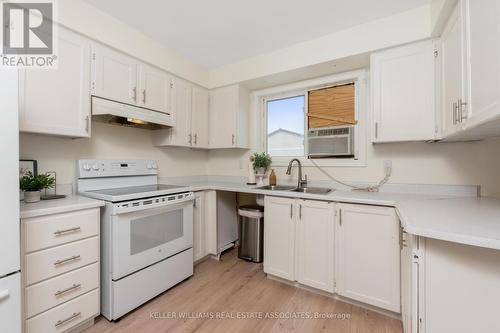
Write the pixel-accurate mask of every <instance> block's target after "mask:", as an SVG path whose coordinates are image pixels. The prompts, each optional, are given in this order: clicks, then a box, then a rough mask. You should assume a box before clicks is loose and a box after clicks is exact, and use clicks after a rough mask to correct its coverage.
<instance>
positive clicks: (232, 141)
mask: <svg viewBox="0 0 500 333" xmlns="http://www.w3.org/2000/svg"><path fill="white" fill-rule="evenodd" d="M234 138H235V136H234V134H233V135H232V139H231V143H232V145H233V146H234V141H235V140H234Z"/></svg>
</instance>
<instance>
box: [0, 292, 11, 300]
mask: <svg viewBox="0 0 500 333" xmlns="http://www.w3.org/2000/svg"><path fill="white" fill-rule="evenodd" d="M9 294H10V291H9V289H4V290H2V291H0V301H1V300H4V299H6V298H7V297H9Z"/></svg>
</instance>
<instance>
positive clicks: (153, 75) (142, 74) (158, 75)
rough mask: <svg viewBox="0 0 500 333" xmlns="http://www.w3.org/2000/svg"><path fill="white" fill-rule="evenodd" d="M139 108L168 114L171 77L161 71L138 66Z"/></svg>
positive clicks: (143, 65) (142, 65) (146, 66)
mask: <svg viewBox="0 0 500 333" xmlns="http://www.w3.org/2000/svg"><path fill="white" fill-rule="evenodd" d="M139 82H140V83H139V87H140V89H139V92H138V94H139V96H138V98H139V103H138V104H139V106H142V107H144V108H148V109H151V110H155V111H161V112H165V113H170V89H171V83H172V82H171V77H170V76H169V75H168V74H167V73H165V72H164V71H162V70H159V69H157V68H154V67H151V66H148V65H145V64H141V65H140V66H139Z"/></svg>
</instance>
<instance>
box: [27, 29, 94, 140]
mask: <svg viewBox="0 0 500 333" xmlns="http://www.w3.org/2000/svg"><path fill="white" fill-rule="evenodd" d="M58 29H59V33H58V66H57V68H56V69H46V70H40V69H38V70H37V69H22V70H20V71H19V116H20V119H19V121H20V124H19V129H20V131H22V132H31V133H43V134H53V135H62V136H69V137H89V136H90V41H89V40H88V39H86V38H84V37H83V36H81V35H79V34H76V33H74V32H71V31H69V30H67V29H65V28H63V27H59V28H58Z"/></svg>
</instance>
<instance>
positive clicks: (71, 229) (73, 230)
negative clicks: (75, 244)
mask: <svg viewBox="0 0 500 333" xmlns="http://www.w3.org/2000/svg"><path fill="white" fill-rule="evenodd" d="M81 230H82V228H80V227H74V228H70V229H64V230H57V231H55V232H54V235H56V236H61V235H63V234H67V233H73V232H77V231H81Z"/></svg>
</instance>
